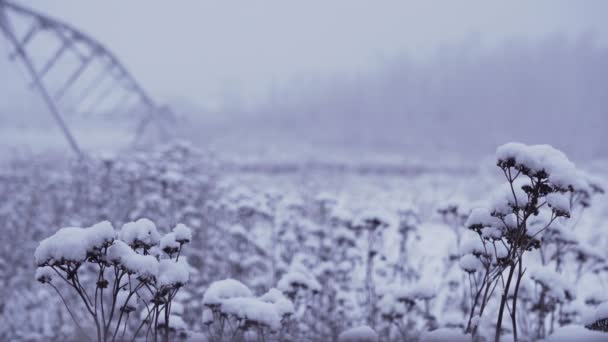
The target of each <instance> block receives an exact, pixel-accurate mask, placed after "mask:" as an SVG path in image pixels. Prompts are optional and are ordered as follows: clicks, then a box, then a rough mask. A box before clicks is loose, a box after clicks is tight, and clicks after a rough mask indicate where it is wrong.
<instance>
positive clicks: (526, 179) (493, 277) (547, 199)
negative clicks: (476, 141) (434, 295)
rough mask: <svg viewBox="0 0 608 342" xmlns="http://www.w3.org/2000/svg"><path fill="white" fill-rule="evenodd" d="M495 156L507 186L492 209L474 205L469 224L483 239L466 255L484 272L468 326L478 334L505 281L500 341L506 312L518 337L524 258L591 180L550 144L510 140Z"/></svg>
mask: <svg viewBox="0 0 608 342" xmlns="http://www.w3.org/2000/svg"><path fill="white" fill-rule="evenodd" d="M496 157H497V166H498V167H499V168H500V170H501V171H502V173H503V175H504V177H505V179H506V184H505V185H504V186H503V188H501V189H499V191H497V193H496V196H495V197H494V199H493V200H492V201H491V202H490V203H489V205H488V207H486V208H477V209H474V210H473V211H472V212H471V215H470V216H469V218H468V220H467V223H466V226H467V227H468V228H469V229H470V230H472V231H474V232H475V233H477V235H478V237H479V240H480V242H481V244H480V245H476V246H473V247H472V253H467V254H465V255H464V256H463V257H462V259H461V267H462V268H463V269H464V270H465V271H466V272H467V273H469V274H471V275H475V274H479V275H480V276H478V277H472V279H474V280H475V281H474V282H473V281H472V298H473V303H472V308H471V315H470V319H469V323H468V326H467V330H468V331H469V332H472V333H473V334H474V333H475V331H476V330H475V326H476V325H475V322H476V321H478V318H477V317H481V316H482V315H483V313H484V309H485V308H486V307H487V306H486V304H487V301H488V300H489V299H490V297H491V294H492V292H493V291H494V288H495V287H496V286H497V285H500V288H501V289H502V291H501V292H502V293H501V295H500V302H499V305H498V309H497V310H498V312H497V319H496V331H495V341H497V342H498V341H499V340H500V336H501V334H502V333H503V327H502V325H503V316H504V315H505V312H507V311H508V314H509V316H510V318H511V325H512V333H513V337H514V340H515V341H517V340H518V334H517V333H518V331H517V317H516V314H517V312H518V311H517V304H518V291H519V288H520V284H521V280H522V278H523V276H524V273H525V272H526V268H525V267H524V263H523V256H524V255H525V254H526V252H529V251H532V250H535V249H538V248H540V247H541V243H542V237H543V234H544V233H545V232H547V230H548V229H549V228H550V227H552V225H553V224H554V223H556V222H559V221H560V220H563V219H567V218H569V217H570V215H571V212H570V210H571V206H570V201H569V198H570V197H569V195H570V194H572V193H573V192H576V191H578V189H583V188H584V187H585V186H586V184H585V182H584V181H583V179H582V177H581V172H580V171H579V170H577V169H576V167H575V166H574V164H572V162H570V161H569V160H568V158H567V157H566V156H565V155H564V154H563V153H562V152H560V151H558V150H556V149H554V148H552V147H551V146H548V145H532V146H528V145H524V144H520V143H509V144H505V145H502V146H500V147H499V148H498V149H497V151H496Z"/></svg>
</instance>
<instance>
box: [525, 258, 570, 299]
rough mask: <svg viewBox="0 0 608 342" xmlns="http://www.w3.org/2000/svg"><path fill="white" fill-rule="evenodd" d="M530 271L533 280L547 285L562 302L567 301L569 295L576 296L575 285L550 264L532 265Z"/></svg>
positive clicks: (550, 292) (553, 295)
mask: <svg viewBox="0 0 608 342" xmlns="http://www.w3.org/2000/svg"><path fill="white" fill-rule="evenodd" d="M529 272H530V273H529V275H530V278H532V280H534V281H536V282H538V283H540V284H542V285H543V286H545V287H546V288H547V289H548V290H549V295H550V296H551V297H553V298H555V299H557V300H559V301H561V302H562V303H563V302H564V301H566V299H567V295H570V296H574V294H575V290H574V286H573V285H572V284H570V283H569V282H568V281H567V280H566V279H565V278H564V276H563V275H562V274H560V273H557V272H555V270H553V269H552V268H550V266H535V267H531V268H530V270H529Z"/></svg>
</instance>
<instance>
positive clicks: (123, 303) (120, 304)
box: [115, 290, 137, 309]
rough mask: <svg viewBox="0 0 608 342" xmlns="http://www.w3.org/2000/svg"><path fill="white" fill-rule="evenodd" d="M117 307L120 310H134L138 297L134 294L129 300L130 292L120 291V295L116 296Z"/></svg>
mask: <svg viewBox="0 0 608 342" xmlns="http://www.w3.org/2000/svg"><path fill="white" fill-rule="evenodd" d="M127 298H128V299H129V301H128V302H127ZM115 305H116V307H117V308H118V309H123V308H125V309H126V308H133V309H135V307H136V305H137V295H136V294H133V295H131V298H129V291H126V290H125V291H118V294H117V295H116V304H115Z"/></svg>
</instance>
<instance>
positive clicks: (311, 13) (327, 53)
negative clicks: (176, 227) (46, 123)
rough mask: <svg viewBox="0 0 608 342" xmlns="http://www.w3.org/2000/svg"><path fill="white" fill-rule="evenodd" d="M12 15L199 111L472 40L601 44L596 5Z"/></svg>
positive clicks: (81, 7) (71, 10) (66, 8)
mask: <svg viewBox="0 0 608 342" xmlns="http://www.w3.org/2000/svg"><path fill="white" fill-rule="evenodd" d="M21 3H23V4H25V5H27V6H30V7H32V8H36V9H39V10H41V11H43V12H45V13H48V14H49V15H51V16H54V17H57V18H60V19H63V20H66V21H67V22H69V23H72V24H73V25H74V26H76V27H78V28H81V29H82V30H84V31H85V32H87V33H90V34H91V35H92V36H94V37H96V38H97V39H99V40H100V41H101V42H103V43H105V44H107V46H108V47H109V48H110V49H111V50H112V51H114V52H115V53H116V54H117V55H118V56H119V58H121V59H122V60H123V62H124V63H125V64H126V65H127V66H128V67H129V68H130V69H131V70H132V71H133V73H134V74H135V76H136V77H137V78H138V79H140V80H141V81H142V83H143V84H144V85H145V86H146V87H147V88H149V89H150V90H151V92H152V93H153V94H154V95H155V96H157V97H159V98H161V99H165V100H175V99H179V98H182V99H185V100H187V101H189V102H192V103H195V104H197V105H200V106H206V107H214V106H216V105H217V104H220V103H222V102H225V101H230V100H231V99H235V98H238V99H239V100H241V101H242V100H255V99H259V98H260V97H262V96H263V95H265V94H266V93H267V92H268V91H269V89H271V88H273V87H277V86H281V85H282V84H284V83H286V82H289V81H290V80H292V79H297V78H298V77H302V76H303V75H305V76H311V75H320V76H323V75H328V74H333V73H340V72H342V73H344V72H346V73H357V72H361V71H364V70H366V69H368V68H370V67H373V66H375V65H377V64H381V63H382V62H383V61H384V60H385V59H387V58H391V57H392V56H395V55H400V54H404V53H406V54H408V55H409V56H413V57H415V58H424V57H425V56H428V55H429V54H431V53H433V52H434V51H435V50H436V49H437V48H439V47H441V45H442V44H445V43H452V42H457V41H460V40H463V39H466V38H467V37H470V36H471V35H476V36H478V38H479V39H481V40H482V41H483V42H484V44H485V45H486V46H492V45H493V44H496V43H500V42H502V40H504V39H505V38H506V37H512V36H519V37H526V38H531V39H534V38H535V37H539V36H544V35H547V34H549V33H553V32H564V33H568V34H573V35H576V34H580V33H581V32H587V31H593V32H595V33H596V35H597V36H598V37H599V40H601V41H603V42H605V41H607V39H606V37H607V36H608V35H607V34H606V33H607V32H608V23H607V21H606V20H605V17H604V16H603V15H604V14H605V13H608V3H607V2H605V1H601V0H595V1H549V0H546V1H534V2H529V1H509V2H506V1H505V2H489V1H418V2H408V1H383V2H376V1H301V2H289V1H280V0H277V1H263V2H252V1H238V2H237V1H197V0H182V1H175V2H173V1H172V2H168V1H147V0H133V1H121V0H110V1H77V0H54V1H33V0H24V1H21ZM2 44H4V42H3V43H2Z"/></svg>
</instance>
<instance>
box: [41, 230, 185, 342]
mask: <svg viewBox="0 0 608 342" xmlns="http://www.w3.org/2000/svg"><path fill="white" fill-rule="evenodd" d="M191 240H192V232H191V231H190V229H189V228H188V227H186V226H184V225H182V224H179V225H177V226H176V227H175V228H173V231H172V232H170V233H167V234H166V235H164V236H162V237H161V236H160V234H159V232H158V231H157V229H156V225H155V224H154V223H153V222H152V221H150V220H148V219H139V220H137V221H135V222H128V223H125V224H124V225H123V226H122V228H121V229H120V231H116V230H115V229H114V227H113V226H112V224H110V223H109V222H107V221H104V222H100V223H97V224H95V225H93V226H91V227H88V228H79V227H69V228H62V229H60V230H58V231H57V232H56V233H55V234H53V235H52V236H50V237H48V238H46V239H44V240H42V241H41V242H40V245H39V246H38V248H36V251H35V253H34V258H35V262H36V265H37V266H38V269H37V270H36V280H38V281H39V282H41V283H43V284H48V285H49V286H50V287H52V288H53V289H54V290H55V291H56V293H57V294H58V296H59V297H60V298H61V299H62V300H63V302H64V304H65V306H66V309H67V310H68V312H69V313H70V315H71V316H72V319H73V321H74V324H75V325H76V326H77V327H78V329H79V330H80V331H79V332H80V333H81V334H82V336H85V337H86V338H87V339H89V340H92V339H93V336H96V339H97V340H98V341H116V340H118V341H125V339H126V338H127V337H128V339H129V340H135V339H136V338H137V337H138V336H146V338H147V337H148V336H149V335H150V336H152V337H153V340H154V341H156V340H158V339H159V336H162V338H163V340H165V341H168V340H169V336H170V335H171V334H172V333H175V332H177V331H179V330H180V329H184V324H183V321H182V319H181V317H179V316H178V315H174V314H172V310H171V309H172V303H173V300H174V299H175V298H176V295H177V293H178V291H179V290H180V289H181V288H182V287H183V286H184V285H185V284H186V283H187V282H188V279H189V265H188V264H187V263H186V261H185V258H184V257H182V258H181V259H180V255H181V254H182V249H183V247H184V245H185V244H187V243H189V242H190V241H191ZM66 291H71V292H75V293H76V294H77V297H78V298H79V301H78V303H79V304H80V305H81V307H84V309H85V312H86V314H87V315H85V316H80V315H79V316H76V315H75V314H74V312H75V310H78V309H77V308H75V307H74V306H78V305H77V304H76V303H68V301H66V299H65V297H66V294H65V292H66ZM91 332H94V333H95V335H93V336H90V335H89V334H90V333H91ZM159 334H160V335H159Z"/></svg>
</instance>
